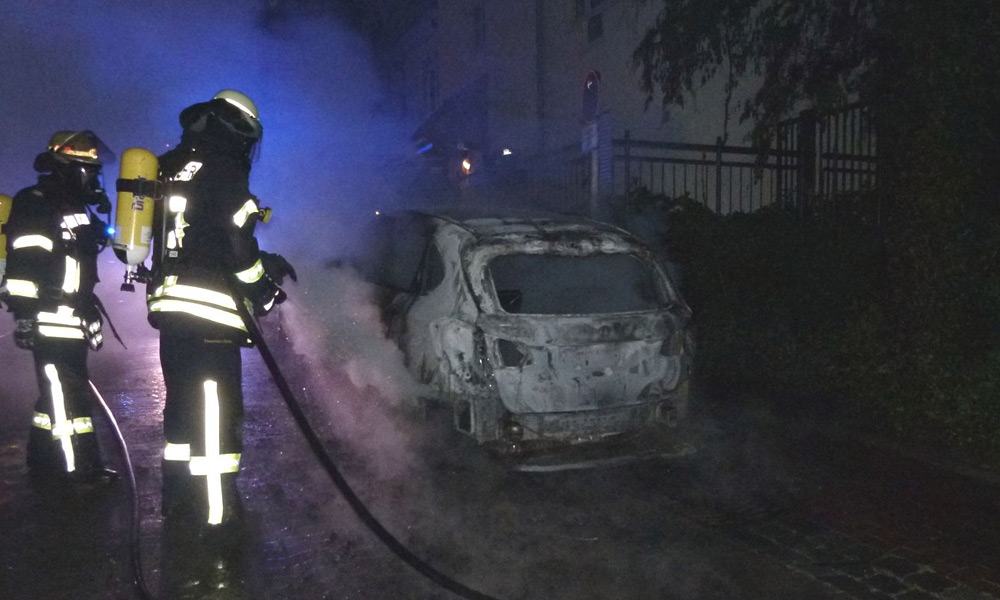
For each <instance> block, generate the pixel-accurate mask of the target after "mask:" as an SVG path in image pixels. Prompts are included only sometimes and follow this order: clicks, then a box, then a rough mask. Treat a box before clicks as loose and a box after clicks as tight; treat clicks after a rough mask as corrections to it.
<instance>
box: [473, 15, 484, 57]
mask: <svg viewBox="0 0 1000 600" xmlns="http://www.w3.org/2000/svg"><path fill="white" fill-rule="evenodd" d="M485 43H486V9H485V8H483V5H482V4H477V5H476V6H475V7H474V8H473V9H472V45H473V47H474V48H476V49H477V50H478V49H480V48H482V47H483V44H485Z"/></svg>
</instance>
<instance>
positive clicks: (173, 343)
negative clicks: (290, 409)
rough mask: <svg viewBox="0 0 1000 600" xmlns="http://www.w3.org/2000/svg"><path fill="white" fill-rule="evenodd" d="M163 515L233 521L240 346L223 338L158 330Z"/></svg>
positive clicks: (240, 412) (199, 521) (238, 511)
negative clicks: (162, 399)
mask: <svg viewBox="0 0 1000 600" xmlns="http://www.w3.org/2000/svg"><path fill="white" fill-rule="evenodd" d="M160 365H161V366H162V368H163V382H164V384H165V386H166V389H167V397H166V400H165V403H164V407H163V433H164V437H165V438H166V447H165V448H164V452H163V505H162V508H163V514H164V516H166V517H168V518H171V519H177V520H184V521H189V520H190V521H192V523H193V524H202V525H205V524H207V525H220V524H223V523H232V522H235V521H237V520H238V519H239V517H240V515H241V506H240V502H239V493H238V492H237V490H236V476H237V474H238V473H239V469H240V455H241V453H242V444H243V439H242V427H243V393H242V387H241V386H242V372H241V369H242V359H241V356H240V346H239V345H238V344H236V343H234V342H232V341H230V340H223V339H219V340H215V339H204V338H203V337H202V336H197V335H190V334H174V333H171V332H164V331H162V330H161V333H160Z"/></svg>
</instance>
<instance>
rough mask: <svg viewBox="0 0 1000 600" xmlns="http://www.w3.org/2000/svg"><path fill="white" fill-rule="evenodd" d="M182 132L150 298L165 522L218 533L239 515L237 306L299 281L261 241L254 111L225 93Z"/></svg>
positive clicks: (170, 170) (195, 112) (242, 332)
mask: <svg viewBox="0 0 1000 600" xmlns="http://www.w3.org/2000/svg"><path fill="white" fill-rule="evenodd" d="M180 125H181V127H182V130H183V132H182V135H181V141H180V143H179V144H178V145H177V146H176V147H175V148H174V149H173V150H171V151H169V152H167V153H166V154H164V155H163V156H161V157H160V158H159V165H160V181H161V185H162V186H163V190H164V194H163V195H164V202H163V203H162V208H161V209H160V210H159V211H158V213H159V214H157V216H156V220H155V222H154V226H153V231H154V234H153V235H154V244H153V246H154V251H153V265H152V281H151V283H150V284H149V288H148V291H147V306H148V309H149V320H150V323H151V324H152V325H153V326H154V327H156V328H157V329H158V330H159V332H160V364H161V366H162V369H163V380H164V384H165V386H166V392H167V393H166V401H165V405H164V409H163V429H164V434H165V438H166V447H165V449H164V453H163V505H162V506H163V512H164V515H165V516H166V517H167V518H168V519H177V520H181V521H184V522H192V523H193V524H201V525H203V526H207V530H216V531H221V530H223V529H227V528H226V527H216V526H220V525H226V524H231V523H238V521H239V518H240V515H241V507H240V503H239V496H238V494H237V491H236V481H235V479H236V476H237V473H238V472H239V470H240V462H241V460H240V459H241V451H242V416H243V397H242V378H241V356H240V349H241V347H247V346H249V345H250V340H249V339H248V337H247V329H246V327H245V325H244V323H243V321H242V320H241V318H240V315H239V314H238V313H237V309H236V303H237V302H243V303H245V305H246V306H249V307H252V309H253V312H254V314H255V315H256V316H261V315H264V314H266V313H268V312H269V311H270V310H271V309H272V308H273V307H274V306H275V305H276V304H280V303H281V302H283V301H284V300H285V297H286V296H285V293H284V292H283V291H282V289H281V287H279V286H280V285H281V284H282V283H283V280H284V277H285V276H290V277H291V278H292V279H293V280H294V279H295V278H296V276H295V272H294V270H293V269H292V267H291V265H290V264H288V262H287V261H286V260H284V259H283V258H282V257H281V256H279V255H277V254H270V253H266V252H262V251H260V249H259V247H258V245H257V240H256V238H255V237H254V227H255V225H256V223H257V221H258V220H260V219H261V218H263V217H264V216H265V214H266V212H265V210H264V209H262V208H261V207H260V206H259V204H258V201H257V198H256V197H255V196H254V195H253V194H252V193H251V192H250V189H249V175H250V167H251V163H252V158H253V156H254V151H255V149H256V148H257V147H258V145H259V143H260V140H261V136H262V134H263V129H262V126H261V123H260V119H259V115H258V113H257V107H256V106H255V104H254V102H253V101H252V100H250V98H248V97H247V96H246V95H244V94H242V93H240V92H237V91H235V90H223V91H221V92H219V93H218V94H216V95H215V96H214V97H213V98H212V99H211V100H209V101H207V102H200V103H198V104H194V105H192V106H189V107H187V108H185V109H184V110H183V111H182V112H181V114H180ZM202 530H205V529H204V528H203V529H202Z"/></svg>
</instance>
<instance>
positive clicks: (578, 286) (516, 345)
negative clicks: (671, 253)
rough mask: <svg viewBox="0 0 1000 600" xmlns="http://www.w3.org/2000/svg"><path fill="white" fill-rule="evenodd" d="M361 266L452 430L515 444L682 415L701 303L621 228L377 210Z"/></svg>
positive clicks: (542, 443)
mask: <svg viewBox="0 0 1000 600" xmlns="http://www.w3.org/2000/svg"><path fill="white" fill-rule="evenodd" d="M366 239H367V240H369V242H370V252H369V253H368V255H367V257H366V258H365V259H364V260H363V261H362V263H361V264H362V266H361V268H362V271H363V272H364V273H365V274H366V276H367V277H368V278H369V279H370V280H372V281H374V282H376V283H377V284H378V285H379V286H381V289H382V290H383V291H384V292H385V294H384V298H383V300H384V301H383V310H384V314H383V316H384V318H385V322H386V323H387V325H388V331H389V335H390V336H391V337H392V338H393V339H394V340H396V342H397V343H398V344H399V345H400V347H401V349H402V350H403V354H404V356H405V357H406V360H407V363H408V364H407V366H408V368H409V369H410V371H411V372H412V373H413V374H414V376H415V377H416V378H418V379H419V381H420V382H422V383H423V384H425V385H426V388H427V389H428V390H429V392H428V394H429V396H431V397H432V398H433V399H434V400H438V401H441V402H443V403H444V404H445V405H446V406H448V407H450V410H451V411H452V412H453V418H454V426H455V428H457V430H458V431H461V432H463V433H465V434H467V435H469V436H471V437H473V438H474V439H475V440H477V441H478V442H480V443H482V444H487V445H490V446H492V447H494V448H497V449H502V450H505V451H507V452H520V451H522V450H528V449H533V448H541V447H546V448H551V447H565V446H567V445H569V444H579V443H581V442H593V441H600V440H604V439H607V438H611V437H616V436H621V435H622V434H628V433H634V432H637V431H639V430H642V429H644V428H647V427H649V426H656V425H660V424H671V423H673V422H675V421H676V420H677V419H678V418H681V417H683V415H684V413H685V410H686V405H687V401H688V377H689V371H690V363H691V358H692V357H691V354H690V352H691V347H690V337H689V335H688V330H687V329H688V321H689V319H690V315H691V311H690V309H689V308H688V306H687V305H686V304H685V303H684V301H683V299H682V298H681V297H680V295H679V294H678V292H677V290H676V289H675V287H674V285H673V284H672V282H671V280H670V278H669V277H668V276H667V274H666V272H665V271H664V269H663V268H662V267H661V265H659V264H658V263H657V262H656V260H654V258H653V255H652V253H651V252H650V250H649V249H648V248H647V247H645V246H644V245H643V244H642V243H641V242H639V241H638V240H637V239H635V238H634V237H632V236H631V235H629V234H628V233H627V232H625V231H624V230H621V229H618V228H616V227H613V226H611V225H607V224H602V223H598V222H595V221H591V220H587V219H583V218H578V217H566V216H553V215H547V216H546V215H519V216H513V217H512V216H504V217H491V216H487V215H484V214H474V213H472V212H469V211H466V212H462V211H457V210H451V211H435V212H402V213H395V214H386V215H382V216H380V217H378V218H377V219H376V222H375V224H374V226H373V228H372V231H371V234H370V235H369V236H368V237H367V238H366Z"/></svg>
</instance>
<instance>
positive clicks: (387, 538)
mask: <svg viewBox="0 0 1000 600" xmlns="http://www.w3.org/2000/svg"><path fill="white" fill-rule="evenodd" d="M232 287H233V297H234V298H240V297H241V295H240V294H239V293H238V291H237V288H236V286H235V284H233V285H232ZM236 307H237V310H238V311H239V313H240V317H242V318H243V322H244V324H245V325H246V328H247V333H248V334H249V336H250V339H251V340H252V341H253V343H254V344H255V345H256V346H257V350H258V351H259V352H260V356H261V358H263V359H264V363H265V364H266V365H267V369H268V371H270V372H271V378H272V379H273V380H274V384H275V385H276V386H277V387H278V391H279V392H281V397H282V399H283V400H284V401H285V405H286V406H288V410H289V412H291V413H292V417H293V418H294V419H295V423H296V424H297V425H298V426H299V430H300V431H301V432H302V435H303V436H305V438H306V441H307V442H308V443H309V448H310V449H311V450H312V452H313V454H314V455H315V456H316V459H317V460H319V462H320V464H321V465H323V469H324V470H325V471H326V473H327V475H329V476H330V479H331V480H332V481H333V484H334V485H335V486H337V489H338V490H339V491H340V493H341V494H343V496H344V499H345V500H347V504H348V505H350V507H351V510H353V511H354V514H355V515H356V516H357V517H358V519H359V520H360V521H361V523H362V524H364V526H365V527H367V528H368V529H369V531H371V532H372V533H373V534H375V537H377V538H378V539H379V541H381V542H382V543H383V544H385V546H386V547H387V548H389V550H390V551H392V553H393V554H395V555H396V556H397V557H398V558H399V559H400V560H402V561H403V562H404V563H406V564H407V565H409V566H410V567H411V568H413V569H414V570H415V571H417V572H418V573H420V574H421V575H423V576H424V577H426V578H427V579H429V580H431V581H432V582H434V583H435V584H436V585H438V586H440V587H442V588H444V589H446V590H448V591H449V592H451V593H453V594H455V595H457V596H460V597H462V598H466V599H467V600H497V598H494V597H493V596H489V595H487V594H484V593H482V592H480V591H478V590H474V589H472V588H470V587H468V586H466V585H464V584H462V583H461V582H459V581H456V580H454V579H452V578H451V577H449V576H448V575H445V574H444V573H442V572H441V571H438V570H437V569H435V568H434V567H433V566H431V565H430V564H428V563H427V562H426V561H424V560H423V559H421V558H420V557H418V556H417V555H416V554H414V553H413V552H411V551H410V549H409V548H407V547H406V546H404V545H403V543H402V542H400V541H399V540H398V539H396V537H395V536H394V535H392V534H391V533H390V532H389V530H387V529H386V528H385V527H384V526H383V525H382V523H380V522H379V520H378V519H376V518H375V515H373V514H372V513H371V511H369V510H368V507H366V506H365V504H364V502H362V500H361V499H360V498H359V497H358V495H357V494H356V493H355V492H354V489H353V488H352V487H351V484H350V483H348V482H347V480H346V479H345V478H344V476H343V474H341V472H340V469H338V468H337V465H336V463H334V462H333V459H332V458H330V455H329V453H327V451H326V447H325V446H324V445H323V442H322V441H321V440H320V439H319V436H318V435H317V434H316V432H315V431H313V428H312V426H311V425H310V424H309V420H308V419H307V418H306V416H305V413H303V412H302V406H301V404H300V403H299V401H298V399H297V398H296V397H295V392H293V391H292V388H291V386H289V385H288V382H287V381H286V380H285V376H284V374H282V372H281V368H280V367H279V366H278V363H277V361H276V360H275V359H274V356H273V355H272V354H271V350H270V348H268V346H267V343H266V342H265V341H264V336H263V335H262V334H261V332H260V328H259V327H258V326H257V322H256V321H255V320H254V318H253V317H252V316H251V315H250V313H249V311H248V310H247V308H246V306H245V305H244V304H243V303H242V302H237V303H236Z"/></svg>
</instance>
